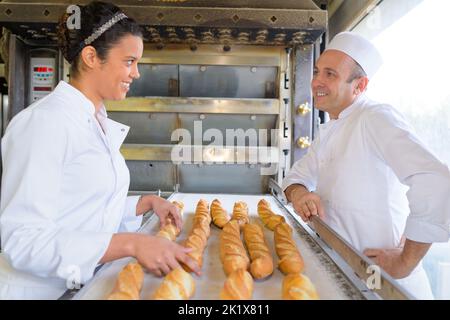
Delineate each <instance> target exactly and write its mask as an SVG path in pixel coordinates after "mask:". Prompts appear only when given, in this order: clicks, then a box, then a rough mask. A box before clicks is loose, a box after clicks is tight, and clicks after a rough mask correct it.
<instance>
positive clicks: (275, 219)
mask: <svg viewBox="0 0 450 320" xmlns="http://www.w3.org/2000/svg"><path fill="white" fill-rule="evenodd" d="M258 215H259V217H260V218H261V220H262V222H263V223H264V225H265V226H266V227H267V228H268V229H269V230H272V231H274V229H275V227H276V226H277V225H278V224H280V223H282V222H285V219H284V217H283V216H280V215H278V214H275V213H274V212H273V211H272V210H271V209H270V204H269V203H268V202H267V201H266V200H264V199H262V200H260V201H259V202H258Z"/></svg>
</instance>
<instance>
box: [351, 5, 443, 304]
mask: <svg viewBox="0 0 450 320" xmlns="http://www.w3.org/2000/svg"><path fill="white" fill-rule="evenodd" d="M448 12H450V1H448V0H384V1H383V2H381V4H380V5H379V6H378V7H376V8H375V9H374V10H373V11H372V12H371V13H370V14H369V15H368V16H367V17H366V18H365V19H364V20H363V21H361V22H360V23H359V24H358V25H357V26H356V27H355V28H354V29H353V31H354V32H357V33H359V34H361V35H363V36H365V37H366V38H369V39H371V40H372V41H373V42H374V44H375V45H376V46H377V47H378V48H379V49H380V51H381V53H382V55H383V58H384V61H385V62H384V66H383V67H382V68H381V69H380V71H379V72H378V73H377V74H376V75H375V76H374V78H373V79H372V80H371V82H370V84H369V89H368V92H367V95H368V96H369V97H370V98H372V99H374V100H377V101H381V102H387V103H389V104H391V105H393V106H394V107H396V108H398V110H400V111H401V112H402V113H403V114H404V115H405V116H406V118H407V119H408V120H409V122H410V123H411V124H412V125H413V127H414V128H415V130H416V133H417V134H418V136H419V137H420V138H421V139H422V141H424V143H425V144H426V145H427V146H428V147H429V149H430V150H431V151H432V152H433V153H434V154H435V155H436V156H437V157H438V158H439V159H440V160H441V161H443V162H445V163H446V164H447V165H450V87H449V78H450V59H449V58H448V57H450V42H449V41H448V35H446V32H447V31H448V30H450V19H449V16H448ZM449 197H450V195H449ZM423 263H424V267H425V270H426V271H427V274H428V277H429V279H430V283H431V286H432V290H433V293H434V295H435V297H436V298H437V299H450V243H447V244H445V243H444V244H438V243H437V244H434V245H433V246H432V248H431V249H430V251H429V253H428V254H427V256H426V257H425V259H424V262H423Z"/></svg>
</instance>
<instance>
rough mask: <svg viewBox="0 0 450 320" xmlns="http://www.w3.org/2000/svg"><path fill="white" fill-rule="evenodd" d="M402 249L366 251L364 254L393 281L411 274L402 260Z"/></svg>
mask: <svg viewBox="0 0 450 320" xmlns="http://www.w3.org/2000/svg"><path fill="white" fill-rule="evenodd" d="M402 252H403V249H401V248H395V249H367V250H365V251H364V254H365V255H366V256H368V257H369V258H370V259H372V260H373V262H375V264H376V265H377V266H379V267H380V268H381V269H383V270H384V271H386V272H387V273H388V274H389V275H390V276H391V277H393V278H394V279H402V278H405V277H407V276H409V274H410V273H411V271H412V269H411V270H410V268H408V267H407V266H406V264H405V262H404V261H403V258H402Z"/></svg>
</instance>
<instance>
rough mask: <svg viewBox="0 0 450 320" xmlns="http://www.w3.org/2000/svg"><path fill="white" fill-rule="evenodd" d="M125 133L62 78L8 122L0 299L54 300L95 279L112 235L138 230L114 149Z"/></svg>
mask: <svg viewBox="0 0 450 320" xmlns="http://www.w3.org/2000/svg"><path fill="white" fill-rule="evenodd" d="M96 118H97V119H96ZM97 120H98V121H97ZM99 122H100V123H101V126H102V127H100V124H99ZM102 128H103V130H102ZM128 130H129V127H127V126H125V125H123V124H120V123H118V122H115V121H113V120H111V119H108V118H107V114H106V110H105V108H104V107H103V108H101V110H100V112H98V113H97V114H96V112H95V107H94V105H93V104H92V102H91V101H90V100H89V99H87V98H86V96H84V95H83V94H82V93H81V92H80V91H78V90H77V89H75V88H74V87H72V86H71V85H69V84H68V83H65V82H64V81H61V82H60V83H59V84H58V86H57V87H56V88H55V90H54V91H53V92H52V93H50V94H49V95H47V96H46V97H44V98H42V99H41V100H39V101H37V102H36V103H33V104H32V105H31V106H30V107H28V108H26V109H24V110H23V111H22V112H20V113H19V114H17V115H16V116H15V117H14V118H13V119H12V120H11V122H10V124H9V126H8V128H7V130H6V133H5V135H4V138H3V139H2V150H3V177H2V190H1V204H0V235H1V244H2V251H3V253H2V255H1V256H0V299H13V298H19V299H21V298H22V299H27V298H31V299H34V298H37V299H41V298H42V299H52V298H57V297H59V296H60V295H61V294H62V293H64V291H65V290H66V289H67V288H66V282H68V281H80V282H81V283H85V282H86V281H88V280H89V279H90V278H91V277H92V276H93V273H94V270H95V268H96V266H97V265H98V263H99V261H100V259H101V258H102V257H103V255H104V254H105V252H106V250H107V248H108V245H109V243H110V240H111V237H112V235H113V234H114V233H117V232H121V231H135V230H137V228H138V227H139V226H140V224H141V221H142V217H136V204H137V201H138V199H139V197H127V192H128V188H129V184H130V176H129V171H128V168H127V166H126V164H125V160H124V158H123V156H122V155H121V153H120V151H119V148H120V146H121V144H122V143H123V141H124V139H125V137H126V135H127V133H128ZM77 277H78V278H79V279H77Z"/></svg>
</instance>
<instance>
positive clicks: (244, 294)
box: [220, 269, 253, 300]
mask: <svg viewBox="0 0 450 320" xmlns="http://www.w3.org/2000/svg"><path fill="white" fill-rule="evenodd" d="M252 295H253V278H252V276H251V275H250V273H248V272H247V271H246V270H244V269H238V270H236V271H234V272H232V273H231V274H230V275H229V276H228V278H227V280H226V281H225V284H224V286H223V289H222V291H221V292H220V299H221V300H250V299H251V298H252Z"/></svg>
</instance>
